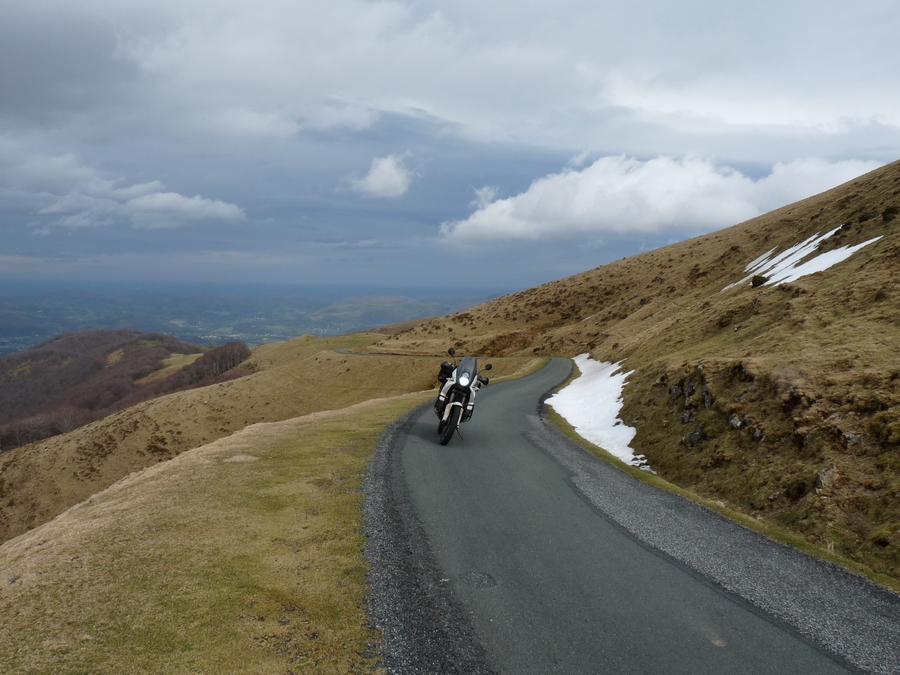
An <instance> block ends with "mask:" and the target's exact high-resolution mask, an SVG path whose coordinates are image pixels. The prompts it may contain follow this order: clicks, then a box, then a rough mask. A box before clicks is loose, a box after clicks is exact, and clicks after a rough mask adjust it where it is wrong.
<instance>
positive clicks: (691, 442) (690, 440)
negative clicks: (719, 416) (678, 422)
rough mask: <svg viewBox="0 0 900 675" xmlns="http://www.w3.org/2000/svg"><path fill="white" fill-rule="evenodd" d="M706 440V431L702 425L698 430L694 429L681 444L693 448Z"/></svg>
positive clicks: (698, 426) (699, 425)
mask: <svg viewBox="0 0 900 675" xmlns="http://www.w3.org/2000/svg"><path fill="white" fill-rule="evenodd" d="M705 438H706V429H704V428H703V424H702V423H700V424H698V425H697V428H696V429H694V431H692V432H691V433H690V434H688V435H687V436H685V437H683V438H682V439H681V442H682V443H683V444H684V445H685V447H688V448H693V447H694V446H695V445H697V444H698V443H699V442H700V441H702V440H703V439H705Z"/></svg>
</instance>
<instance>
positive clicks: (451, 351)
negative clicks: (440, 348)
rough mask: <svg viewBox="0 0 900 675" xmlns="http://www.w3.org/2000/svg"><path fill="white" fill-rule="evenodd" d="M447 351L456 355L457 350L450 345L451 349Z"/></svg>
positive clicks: (451, 354)
mask: <svg viewBox="0 0 900 675" xmlns="http://www.w3.org/2000/svg"><path fill="white" fill-rule="evenodd" d="M447 353H448V354H449V355H450V356H456V350H455V349H454V348H453V347H450V349H448V350H447Z"/></svg>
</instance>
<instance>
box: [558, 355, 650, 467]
mask: <svg viewBox="0 0 900 675" xmlns="http://www.w3.org/2000/svg"><path fill="white" fill-rule="evenodd" d="M572 360H573V361H574V362H575V365H577V366H578V369H579V370H580V371H581V375H580V376H579V377H578V378H576V379H575V380H574V381H573V382H572V383H571V384H569V385H568V386H567V387H565V388H564V389H562V390H561V391H560V392H559V393H557V394H554V395H553V396H551V397H550V398H548V399H547V405H550V406H553V408H554V410H556V412H558V413H559V414H560V415H561V416H562V417H564V418H565V420H566V421H567V422H568V423H569V424H571V425H572V426H573V427H574V428H575V431H576V432H578V435H580V436H581V437H582V438H584V439H586V440H588V441H590V442H591V443H593V444H594V445H599V446H600V447H601V448H603V449H604V450H606V451H607V452H608V453H609V454H611V455H613V456H615V457H618V458H619V459H621V460H622V461H623V462H626V463H628V464H631V465H632V466H637V467H640V468H642V469H645V470H647V471H649V470H650V467H649V466H647V460H646V458H645V457H644V456H643V455H635V454H634V450H632V449H631V447H630V445H629V444H630V443H631V441H632V439H633V438H634V435H635V433H637V431H636V430H635V429H634V427H630V426H628V425H627V424H625V423H624V422H623V421H622V420H621V419H620V418H619V411H620V410H621V409H622V389H623V388H624V387H625V380H626V379H627V378H628V376H629V375H631V373H633V372H634V371H633V370H632V371H629V372H627V373H625V372H622V371H621V367H622V364H621V363H609V362H605V361H594V360H593V359H592V358H591V357H590V356H589V355H588V354H580V355H579V356H576V357H575V358H574V359H572Z"/></svg>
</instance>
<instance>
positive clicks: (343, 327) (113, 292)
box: [0, 283, 504, 355]
mask: <svg viewBox="0 0 900 675" xmlns="http://www.w3.org/2000/svg"><path fill="white" fill-rule="evenodd" d="M503 292H504V291H503V290H502V289H461V290H458V291H457V290H453V289H449V290H448V289H428V288H423V289H396V288H367V287H324V286H323V287H315V286H306V287H299V286H298V287H249V286H247V287H241V286H229V287H224V286H223V287H221V288H215V287H209V286H205V287H199V286H198V287H196V288H191V287H183V288H175V287H174V286H173V287H142V286H140V285H138V284H133V285H130V286H126V287H124V288H109V287H102V286H93V287H92V286H87V285H62V284H60V285H55V286H54V285H51V284H17V285H15V286H12V285H10V284H8V283H6V284H4V285H2V286H0V355H4V354H13V353H15V352H20V351H22V350H24V349H27V348H28V347H31V346H32V345H35V344H38V343H40V342H43V341H44V340H47V339H49V338H50V337H53V336H55V335H59V334H60V333H63V332H65V331H82V330H94V329H121V328H131V329H135V330H139V331H146V332H159V333H165V334H167V335H172V336H175V337H177V338H178V339H180V340H184V341H187V342H193V343H197V344H202V345H207V346H212V345H222V344H225V343H226V342H233V341H236V340H237V341H243V342H246V343H247V344H249V345H251V346H252V345H259V344H267V343H270V342H279V341H282V340H288V339H290V338H292V337H296V336H298V335H304V334H306V335H316V336H329V335H341V334H346V333H352V332H356V331H360V330H366V329H370V328H374V327H377V326H383V325H387V324H394V323H399V322H403V321H407V320H410V319H417V318H422V317H427V316H439V315H445V314H450V313H453V312H457V311H461V310H464V309H467V308H469V307H472V306H474V305H476V304H479V303H481V302H484V301H486V300H489V299H492V298H495V297H498V296H500V295H502V294H503Z"/></svg>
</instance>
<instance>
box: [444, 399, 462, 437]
mask: <svg viewBox="0 0 900 675" xmlns="http://www.w3.org/2000/svg"><path fill="white" fill-rule="evenodd" d="M461 414H462V408H460V407H459V406H453V409H452V410H450V416H449V417H448V418H447V422H446V423H445V424H444V427H443V428H442V429H440V434H441V445H447V443H449V442H450V439H451V438H453V434H454V433H456V427H458V426H459V417H460V415H461Z"/></svg>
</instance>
